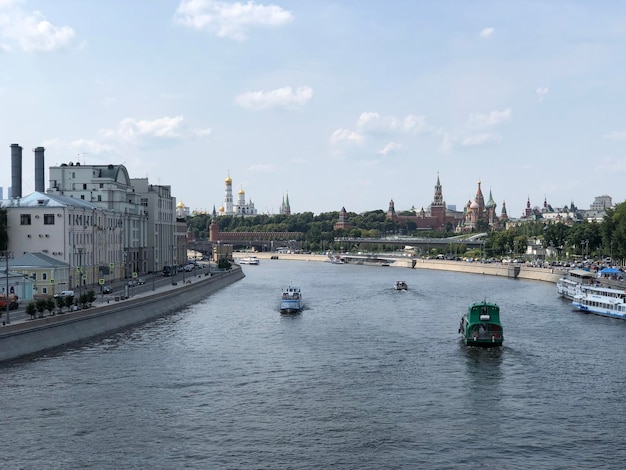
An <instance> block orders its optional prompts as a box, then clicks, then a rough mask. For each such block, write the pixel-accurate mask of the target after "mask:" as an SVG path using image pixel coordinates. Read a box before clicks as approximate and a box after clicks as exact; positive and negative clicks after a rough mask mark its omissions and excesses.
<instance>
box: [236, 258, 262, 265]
mask: <svg viewBox="0 0 626 470" xmlns="http://www.w3.org/2000/svg"><path fill="white" fill-rule="evenodd" d="M259 263H260V262H259V258H257V257H256V256H246V257H245V258H241V259H240V260H239V264H259Z"/></svg>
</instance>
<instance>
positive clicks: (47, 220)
mask: <svg viewBox="0 0 626 470" xmlns="http://www.w3.org/2000/svg"><path fill="white" fill-rule="evenodd" d="M43 224H44V225H54V214H44V215H43Z"/></svg>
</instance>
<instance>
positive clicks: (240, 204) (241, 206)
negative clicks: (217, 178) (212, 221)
mask: <svg viewBox="0 0 626 470" xmlns="http://www.w3.org/2000/svg"><path fill="white" fill-rule="evenodd" d="M224 183H225V186H226V188H225V192H224V205H223V206H221V207H220V208H219V210H218V215H219V216H223V215H240V216H243V217H251V216H255V215H257V211H256V209H255V207H254V203H253V202H252V201H251V200H250V201H248V202H246V193H245V191H244V190H243V188H241V189H240V190H239V191H238V192H237V203H235V202H234V201H233V180H232V179H231V178H230V175H229V176H227V177H226V179H225V180H224Z"/></svg>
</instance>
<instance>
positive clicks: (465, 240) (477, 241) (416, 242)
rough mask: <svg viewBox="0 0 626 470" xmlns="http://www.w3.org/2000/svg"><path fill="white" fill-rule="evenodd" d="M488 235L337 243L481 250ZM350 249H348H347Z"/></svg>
mask: <svg viewBox="0 0 626 470" xmlns="http://www.w3.org/2000/svg"><path fill="white" fill-rule="evenodd" d="M485 238H487V233H477V234H474V235H471V236H469V237H468V236H467V235H459V236H455V237H447V238H428V237H384V238H360V237H358V238H354V237H336V238H335V242H336V243H344V242H345V243H346V244H348V245H349V246H354V245H359V246H364V245H365V246H370V245H396V246H398V247H406V246H410V247H413V248H418V249H426V250H427V251H428V250H430V249H431V248H435V249H439V250H445V249H447V248H448V247H450V246H454V245H465V246H466V247H468V248H481V247H482V246H483V245H484V243H485ZM346 248H348V247H346Z"/></svg>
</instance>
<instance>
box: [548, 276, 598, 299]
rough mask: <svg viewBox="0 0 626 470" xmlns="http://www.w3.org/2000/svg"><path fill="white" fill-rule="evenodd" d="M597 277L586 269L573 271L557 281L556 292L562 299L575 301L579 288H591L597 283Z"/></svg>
mask: <svg viewBox="0 0 626 470" xmlns="http://www.w3.org/2000/svg"><path fill="white" fill-rule="evenodd" d="M595 279H596V275H595V274H594V273H592V272H591V271H585V270H584V269H572V270H570V271H569V272H568V273H567V274H566V275H565V276H563V277H562V278H560V279H559V280H558V281H556V290H557V292H558V293H559V295H560V296H561V297H565V298H566V299H569V300H573V299H574V296H575V295H576V294H577V293H578V287H579V286H589V285H591V284H593V283H594V282H595Z"/></svg>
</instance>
